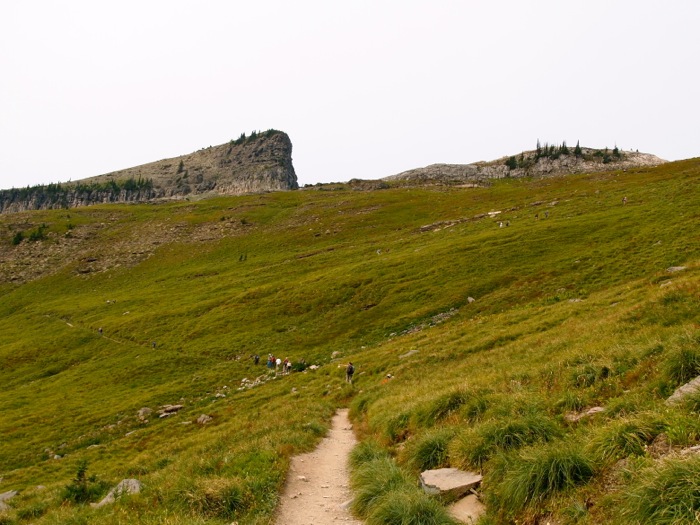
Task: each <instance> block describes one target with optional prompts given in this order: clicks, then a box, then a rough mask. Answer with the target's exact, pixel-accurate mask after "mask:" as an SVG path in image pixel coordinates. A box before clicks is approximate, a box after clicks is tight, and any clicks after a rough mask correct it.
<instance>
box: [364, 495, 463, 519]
mask: <svg viewBox="0 0 700 525" xmlns="http://www.w3.org/2000/svg"><path fill="white" fill-rule="evenodd" d="M366 523H367V525H385V524H387V523H391V524H395V525H457V523H458V522H457V521H455V520H454V519H453V518H451V517H450V516H449V514H448V513H447V511H446V510H445V509H444V508H443V507H442V506H441V505H440V504H439V503H438V502H437V501H435V500H434V499H432V498H430V497H429V496H428V495H427V494H425V493H424V492H423V491H421V490H419V489H417V488H415V487H401V488H400V489H396V490H392V491H391V492H387V493H386V494H385V495H384V496H383V497H382V498H381V499H380V500H379V501H378V503H377V505H376V506H375V507H374V508H373V509H372V510H371V512H370V513H369V515H368V516H367V520H366Z"/></svg>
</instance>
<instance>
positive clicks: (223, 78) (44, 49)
mask: <svg viewBox="0 0 700 525" xmlns="http://www.w3.org/2000/svg"><path fill="white" fill-rule="evenodd" d="M698 27H700V2H698V1H697V0H667V1H665V2H659V1H657V0H654V1H651V0H635V1H631V0H630V1H627V0H619V1H616V0H588V1H585V2H583V1H573V0H571V1H566V2H564V1H557V0H552V1H541V0H532V1H527V0H512V1H507V0H503V1H498V0H492V1H486V0H484V1H481V0H474V1H468V0H463V1H459V2H458V1H440V0H432V1H411V0H402V1H388V0H387V1H382V0H375V1H371V2H370V1H361V0H354V1H351V2H332V1H329V0H325V1H320V0H319V1H315V0H314V1H312V0H308V1H307V0H295V1H290V0H280V1H273V0H245V1H236V0H232V1H224V0H212V1H206V0H200V1H197V2H195V1H180V0H167V1H165V0H139V1H132V0H120V1H118V2H116V1H115V2H99V1H94V0H91V1H87V0H86V1H83V0H65V1H59V0H26V1H13V0H2V1H1V2H0V188H10V187H13V186H14V187H21V186H27V185H34V184H39V183H48V182H57V181H68V180H70V179H72V180H77V179H80V178H84V177H88V176H92V175H99V174H102V173H106V172H109V171H114V170H117V169H121V168H127V167H131V166H135V165H138V164H143V163H146V162H150V161H155V160H159V159H163V158H167V157H173V156H177V155H180V154H185V153H191V152H192V151H195V150H198V149H200V148H202V147H206V146H209V145H217V144H221V143H224V142H227V141H229V140H230V139H232V138H237V137H238V136H239V135H240V134H241V133H242V132H246V133H248V134H250V132H251V131H252V130H266V129H268V128H275V129H280V130H283V131H286V132H287V133H288V134H289V135H290V137H291V139H292V143H293V145H294V151H293V160H294V166H295V168H296V171H297V175H298V178H299V182H300V184H306V183H315V182H329V181H346V180H349V179H351V178H379V177H383V176H387V175H392V174H395V173H398V172H401V171H404V170H407V169H411V168H416V167H420V166H426V165H428V164H432V163H437V162H447V163H469V162H475V161H478V160H491V159H494V158H498V157H502V156H504V155H510V154H514V153H518V152H520V151H522V150H525V149H533V148H534V146H535V143H536V141H537V139H538V138H539V139H540V140H541V141H542V142H545V141H546V142H556V143H560V142H561V141H562V140H566V141H567V143H568V144H569V145H575V144H576V141H577V140H580V142H581V145H582V146H589V147H605V146H608V147H613V146H614V145H616V144H617V146H618V147H620V148H621V149H635V150H636V149H638V150H639V151H644V152H648V153H654V154H656V155H659V156H660V157H663V158H666V159H669V160H677V159H682V158H689V157H695V156H700V100H699V94H700V67H698V64H699V60H700V59H699V58H698V57H700V30H699V29H698Z"/></svg>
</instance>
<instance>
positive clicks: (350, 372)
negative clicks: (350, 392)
mask: <svg viewBox="0 0 700 525" xmlns="http://www.w3.org/2000/svg"><path fill="white" fill-rule="evenodd" d="M354 373H355V367H354V366H353V365H352V363H348V366H347V367H345V382H346V383H350V384H352V375H353V374H354Z"/></svg>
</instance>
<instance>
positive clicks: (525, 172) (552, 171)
mask: <svg viewBox="0 0 700 525" xmlns="http://www.w3.org/2000/svg"><path fill="white" fill-rule="evenodd" d="M665 162H667V161H665V160H663V159H660V158H659V157H657V156H655V155H650V154H648V153H639V152H631V151H630V152H617V153H616V154H613V153H612V152H608V151H607V150H596V149H591V148H581V153H580V154H579V155H574V154H573V153H569V154H557V155H551V156H538V153H537V152H536V151H526V152H523V153H521V154H520V155H515V156H513V157H503V158H501V159H498V160H494V161H490V162H475V163H473V164H432V165H430V166H426V167H424V168H417V169H413V170H409V171H404V172H402V173H399V174H397V175H391V176H389V177H385V178H384V179H382V180H384V181H396V182H400V183H409V184H477V185H478V184H481V183H484V182H487V181H488V180H489V179H501V178H505V177H551V176H557V175H567V174H574V173H594V172H597V171H614V170H624V169H631V168H638V167H644V166H658V165H659V164H663V163H665Z"/></svg>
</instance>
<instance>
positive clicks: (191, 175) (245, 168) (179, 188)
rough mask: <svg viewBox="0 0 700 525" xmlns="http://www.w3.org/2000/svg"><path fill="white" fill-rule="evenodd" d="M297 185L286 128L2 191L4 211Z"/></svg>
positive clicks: (0, 208)
mask: <svg viewBox="0 0 700 525" xmlns="http://www.w3.org/2000/svg"><path fill="white" fill-rule="evenodd" d="M297 188H298V184H297V176H296V173H295V172H294V166H293V165H292V142H291V140H290V139H289V136H288V135H287V134H286V133H284V132H282V131H277V130H268V131H265V132H262V133H255V132H253V134H251V135H250V136H249V137H246V136H245V134H243V135H241V136H240V137H239V138H238V139H237V140H232V141H230V142H229V143H227V144H222V145H220V146H210V147H208V148H202V149H201V150H199V151H195V152H194V153H191V154H189V155H182V156H180V157H175V158H171V159H164V160H159V161H157V162H151V163H149V164H143V165H141V166H136V167H133V168H128V169H124V170H120V171H115V172H112V173H107V174H104V175H98V176H96V177H89V178H87V179H82V180H80V181H77V182H71V183H59V184H48V185H46V186H43V185H42V186H34V187H32V188H20V189H14V188H13V189H11V190H3V191H0V213H3V212H17V211H26V210H40V209H53V208H73V207H77V206H87V205H90V204H99V203H108V202H144V201H149V200H153V199H162V198H185V197H187V196H190V195H216V194H221V195H240V194H244V193H256V192H264V191H282V190H294V189H297Z"/></svg>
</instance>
